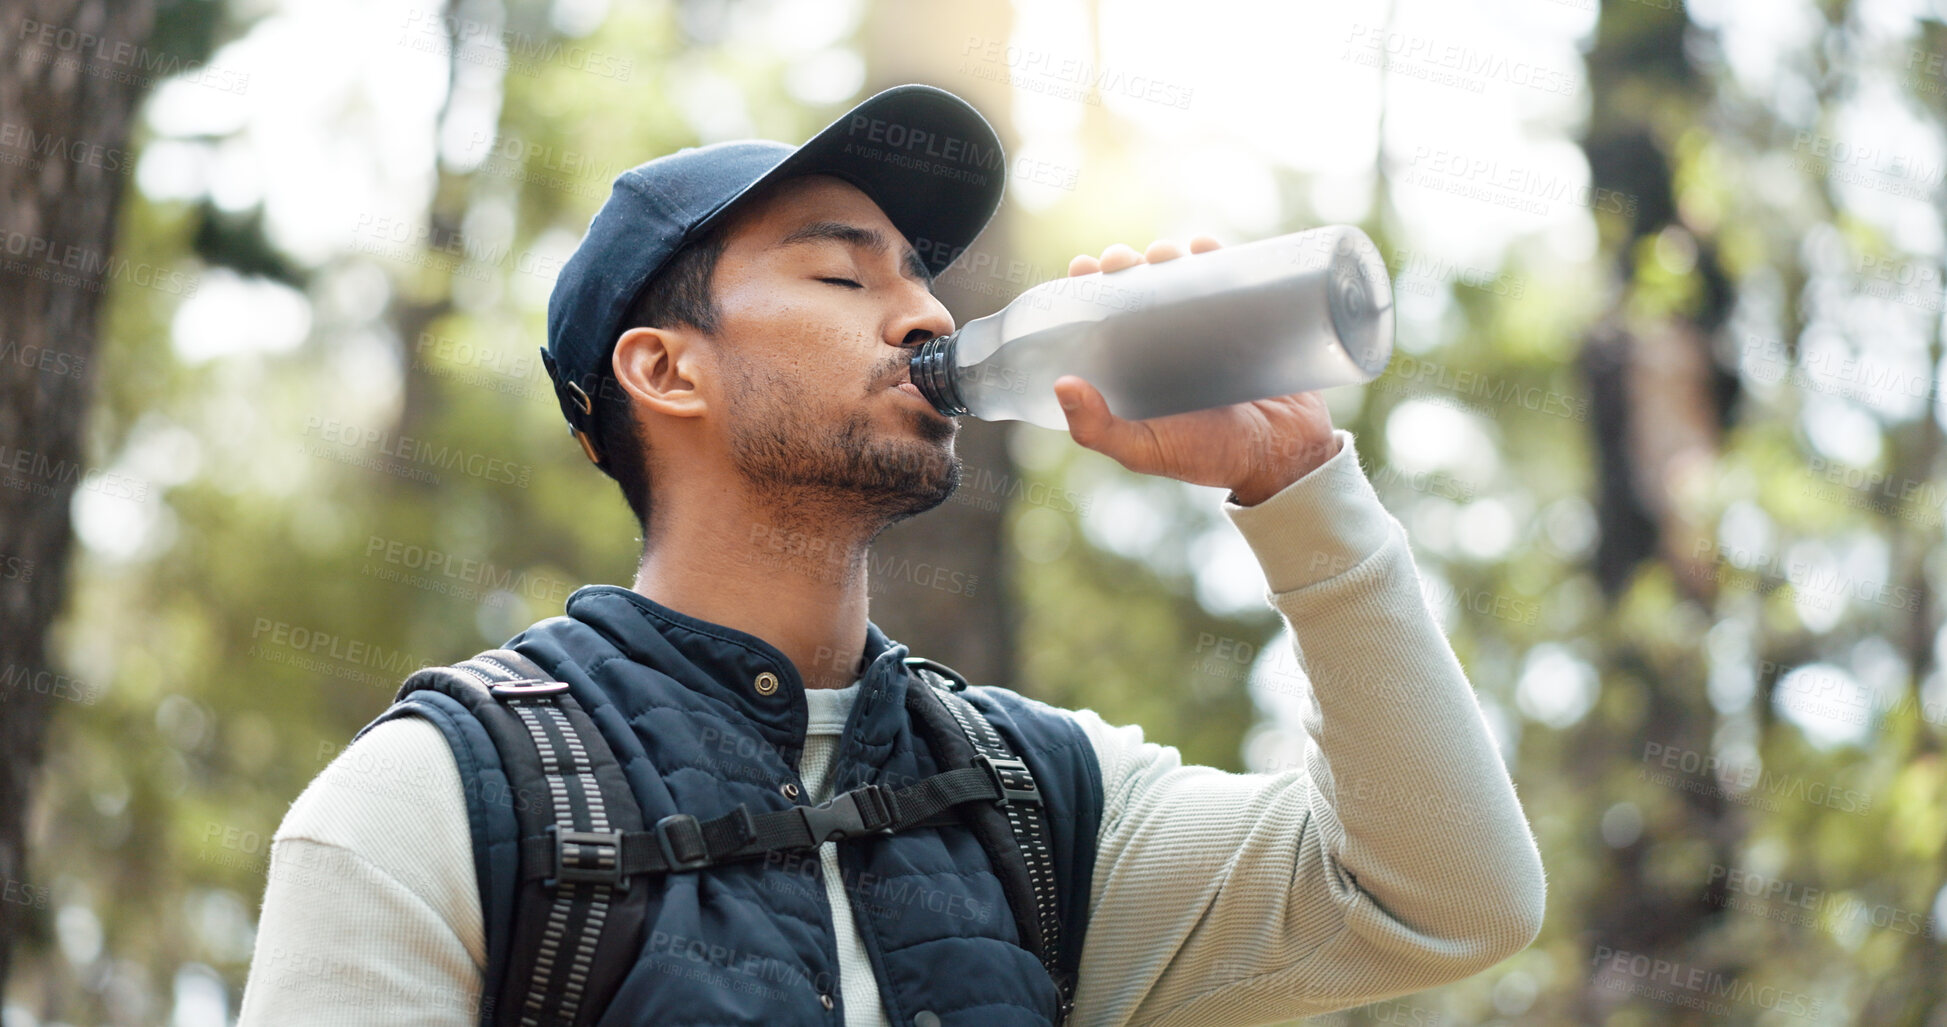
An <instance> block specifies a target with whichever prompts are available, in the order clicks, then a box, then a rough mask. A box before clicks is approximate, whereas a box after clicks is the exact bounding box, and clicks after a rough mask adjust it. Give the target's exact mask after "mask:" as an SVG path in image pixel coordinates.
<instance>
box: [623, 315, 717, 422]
mask: <svg viewBox="0 0 1947 1027" xmlns="http://www.w3.org/2000/svg"><path fill="white" fill-rule="evenodd" d="M710 360H711V348H710V347H709V346H706V345H702V344H701V340H700V339H698V338H697V336H696V333H695V332H693V331H689V330H686V329H667V328H631V329H629V330H628V331H626V332H623V333H622V337H621V338H620V339H617V340H616V342H615V356H614V357H613V358H611V360H610V366H611V369H612V370H613V372H614V374H615V382H616V384H618V385H620V386H622V388H623V389H624V390H626V391H627V392H628V394H629V395H630V396H631V397H632V398H633V399H634V400H635V401H636V402H637V403H641V404H642V405H644V406H646V407H648V408H649V409H651V410H654V411H655V412H657V413H659V414H663V415H665V416H668V417H700V416H702V415H703V412H704V410H705V408H706V407H707V405H708V404H707V401H706V400H705V398H704V395H703V391H702V390H701V389H699V388H698V385H699V382H700V380H701V378H702V376H704V375H707V374H708V373H709V364H710Z"/></svg>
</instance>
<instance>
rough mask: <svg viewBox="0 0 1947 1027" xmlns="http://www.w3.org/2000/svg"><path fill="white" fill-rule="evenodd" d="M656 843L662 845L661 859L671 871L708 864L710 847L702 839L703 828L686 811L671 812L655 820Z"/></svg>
mask: <svg viewBox="0 0 1947 1027" xmlns="http://www.w3.org/2000/svg"><path fill="white" fill-rule="evenodd" d="M656 844H657V845H660V846H662V850H663V861H664V862H666V863H668V864H669V869H670V870H672V871H675V870H696V869H698V868H701V867H707V866H709V865H710V847H709V846H708V845H707V844H705V843H704V841H703V828H702V827H701V826H699V825H698V824H697V822H696V818H695V817H693V816H690V815H689V814H688V813H671V814H670V815H669V816H666V817H664V818H662V819H661V820H658V821H656Z"/></svg>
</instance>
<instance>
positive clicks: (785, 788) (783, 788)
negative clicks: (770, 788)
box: [777, 781, 798, 799]
mask: <svg viewBox="0 0 1947 1027" xmlns="http://www.w3.org/2000/svg"><path fill="white" fill-rule="evenodd" d="M777 790H778V791H780V792H783V793H784V797H785V798H787V799H795V798H797V797H798V786H797V785H794V784H792V783H791V782H789V781H786V782H784V783H783V784H781V785H778V786H777Z"/></svg>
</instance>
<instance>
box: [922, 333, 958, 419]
mask: <svg viewBox="0 0 1947 1027" xmlns="http://www.w3.org/2000/svg"><path fill="white" fill-rule="evenodd" d="M959 349H960V333H959V332H954V333H952V334H950V335H942V336H940V337H939V338H937V339H929V340H927V341H926V342H923V343H921V344H920V347H919V349H918V350H916V351H914V353H913V359H912V364H911V367H912V376H913V384H914V385H916V386H918V387H919V392H920V395H922V396H925V397H926V401H927V402H928V403H931V404H933V409H935V410H938V411H939V412H940V413H941V414H943V415H945V416H947V417H959V416H960V415H962V414H964V413H966V412H967V403H966V400H964V399H962V398H961V396H960V390H958V389H956V388H954V387H953V371H954V368H955V363H954V358H955V357H956V356H957V355H958V351H959Z"/></svg>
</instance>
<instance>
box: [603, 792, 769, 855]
mask: <svg viewBox="0 0 1947 1027" xmlns="http://www.w3.org/2000/svg"><path fill="white" fill-rule="evenodd" d="M738 808H739V809H742V808H743V807H741V806H740V807H738ZM745 815H746V816H748V815H749V814H748V812H746V814H745ZM656 845H657V846H658V847H660V848H661V849H662V850H663V861H664V862H666V863H668V864H669V869H670V870H696V869H699V868H701V867H707V866H709V865H710V846H709V844H708V843H707V842H705V841H704V839H703V826H702V825H701V824H698V823H697V822H696V818H695V817H693V816H691V815H689V814H688V813H671V814H670V815H669V816H666V817H664V818H662V819H661V820H658V821H656ZM618 871H619V868H618Z"/></svg>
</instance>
